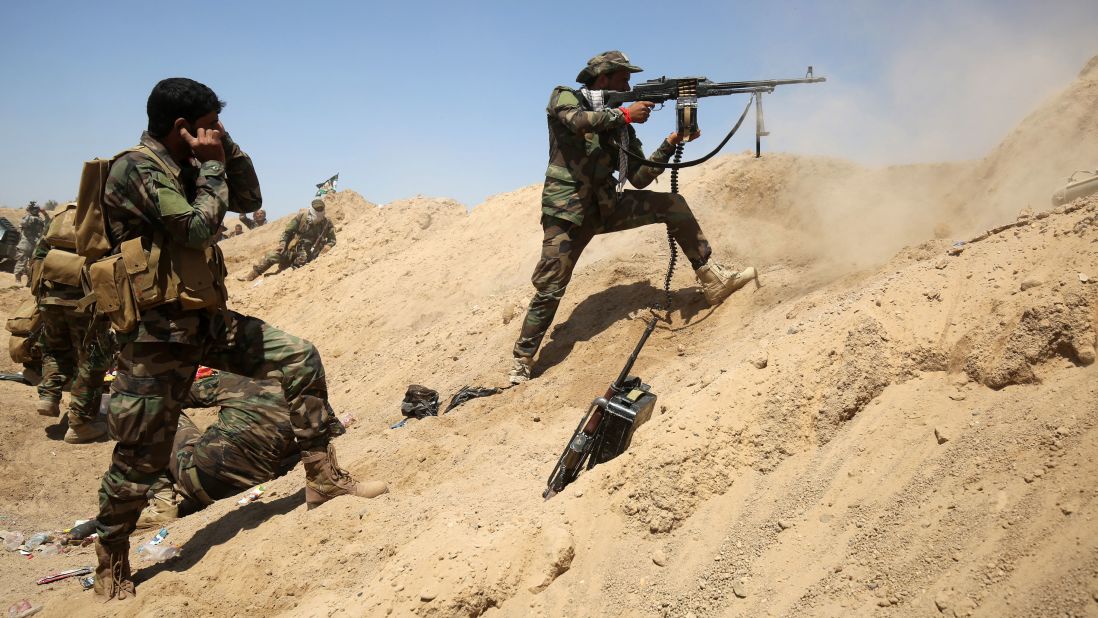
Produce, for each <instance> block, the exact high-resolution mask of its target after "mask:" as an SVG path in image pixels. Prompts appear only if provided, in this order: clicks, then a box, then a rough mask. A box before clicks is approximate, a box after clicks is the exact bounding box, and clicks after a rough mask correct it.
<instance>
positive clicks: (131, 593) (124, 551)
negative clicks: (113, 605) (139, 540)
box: [95, 541, 137, 601]
mask: <svg viewBox="0 0 1098 618" xmlns="http://www.w3.org/2000/svg"><path fill="white" fill-rule="evenodd" d="M95 555H96V556H97V557H98V558H99V564H98V565H97V566H96V567H95V594H97V595H99V596H101V597H103V600H104V601H110V600H111V599H118V600H119V601H123V600H125V599H132V598H134V597H136V596H137V589H136V588H135V587H134V584H133V576H132V575H131V574H130V546H129V543H123V544H121V545H118V546H116V547H108V546H106V545H104V544H102V543H100V542H99V541H96V542H95Z"/></svg>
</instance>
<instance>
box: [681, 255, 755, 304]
mask: <svg viewBox="0 0 1098 618" xmlns="http://www.w3.org/2000/svg"><path fill="white" fill-rule="evenodd" d="M694 274H695V275H697V277H698V282H699V283H701V284H702V292H703V293H704V294H705V300H706V301H708V302H709V305H710V306H713V305H717V304H720V302H721V301H723V300H724V299H726V298H728V297H729V295H731V294H732V292H735V291H736V290H738V289H740V288H742V287H743V286H745V285H747V283H748V282H749V281H751V280H754V281H755V286H756V287H758V286H759V275H758V273H756V272H755V269H754V267H751V266H748V267H747V268H745V269H743V270H742V271H740V272H736V271H734V270H731V269H729V268H727V267H725V266H721V265H720V264H716V263H713V262H710V263H709V264H705V265H703V266H702V267H701V268H699V269H697V270H695V271H694Z"/></svg>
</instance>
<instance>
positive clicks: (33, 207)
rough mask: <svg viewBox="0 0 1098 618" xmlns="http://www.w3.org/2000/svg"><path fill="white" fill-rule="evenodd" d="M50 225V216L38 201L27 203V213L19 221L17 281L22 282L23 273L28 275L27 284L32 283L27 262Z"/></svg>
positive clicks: (16, 262) (15, 271)
mask: <svg viewBox="0 0 1098 618" xmlns="http://www.w3.org/2000/svg"><path fill="white" fill-rule="evenodd" d="M49 225H50V216H49V215H47V214H46V213H44V212H42V209H41V208H39V207H38V203H37V202H35V201H34V200H31V202H30V203H29V204H27V214H26V215H24V216H23V220H22V221H20V222H19V231H20V233H21V234H22V237H21V238H20V239H19V245H18V246H17V247H16V252H17V255H16V258H15V270H14V271H13V272H14V273H15V282H16V283H20V281H21V280H22V278H23V275H27V284H28V285H30V273H29V272H28V271H27V262H29V261H30V259H31V255H33V254H34V247H35V245H37V244H38V239H39V238H42V234H43V233H44V232H45V231H46V228H47V227H49Z"/></svg>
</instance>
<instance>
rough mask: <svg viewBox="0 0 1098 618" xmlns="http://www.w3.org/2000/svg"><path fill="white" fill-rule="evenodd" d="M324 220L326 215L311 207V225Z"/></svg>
mask: <svg viewBox="0 0 1098 618" xmlns="http://www.w3.org/2000/svg"><path fill="white" fill-rule="evenodd" d="M323 220H324V213H323V212H322V211H319V210H316V209H315V208H313V207H312V206H310V207H309V223H316V222H318V221H323Z"/></svg>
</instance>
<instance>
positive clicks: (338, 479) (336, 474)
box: [301, 444, 389, 509]
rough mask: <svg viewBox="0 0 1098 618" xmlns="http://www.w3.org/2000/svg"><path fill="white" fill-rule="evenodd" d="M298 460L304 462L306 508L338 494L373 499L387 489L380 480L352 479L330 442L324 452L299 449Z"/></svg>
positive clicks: (322, 502)
mask: <svg viewBox="0 0 1098 618" xmlns="http://www.w3.org/2000/svg"><path fill="white" fill-rule="evenodd" d="M301 463H303V464H305V506H306V507H308V508H309V509H314V508H316V507H318V506H320V505H321V504H324V503H325V502H327V501H329V500H331V499H332V498H335V497H338V496H358V497H359V498H376V497H377V496H380V495H381V494H383V493H386V492H388V491H389V488H388V487H387V486H386V485H385V483H383V482H381V481H366V482H359V481H356V480H355V479H354V477H352V476H351V474H350V473H349V472H347V471H346V470H344V469H342V468H340V467H339V464H338V463H337V462H336V457H335V447H334V446H332V445H331V444H328V449H327V450H325V451H303V452H302V453H301Z"/></svg>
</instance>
